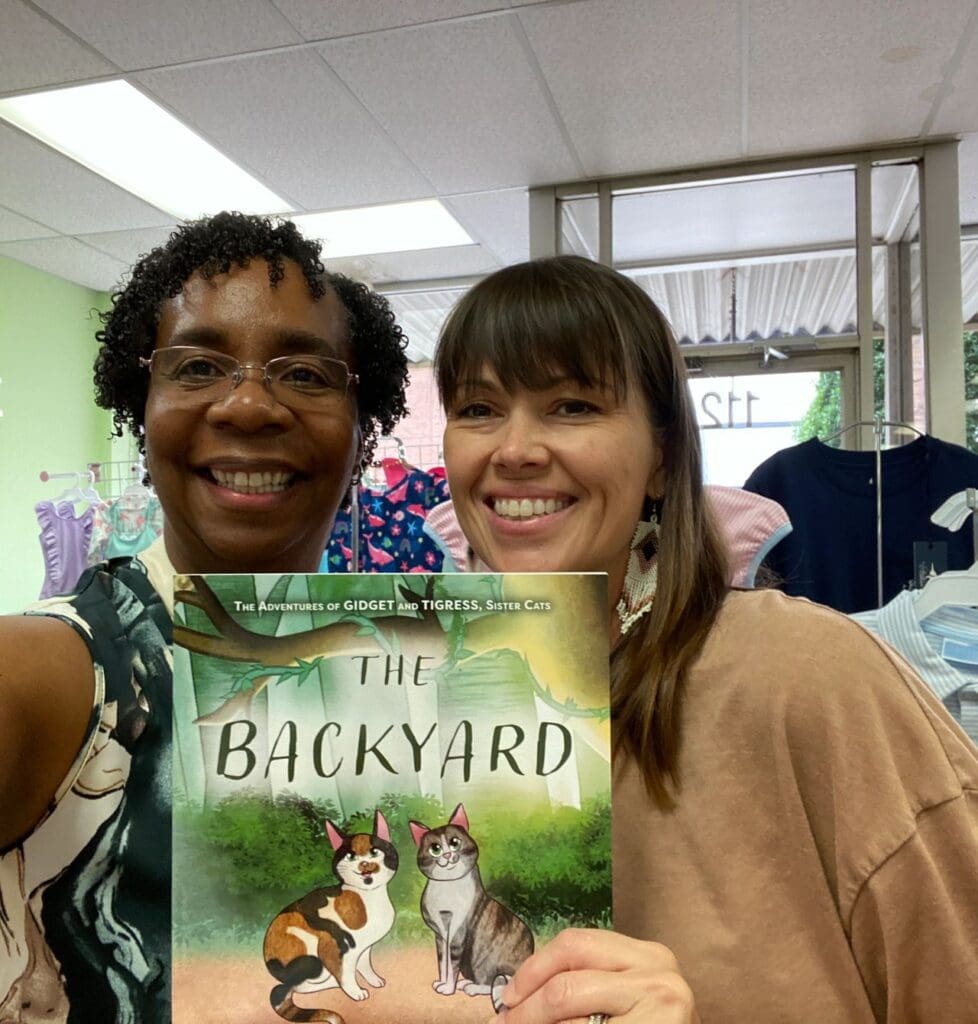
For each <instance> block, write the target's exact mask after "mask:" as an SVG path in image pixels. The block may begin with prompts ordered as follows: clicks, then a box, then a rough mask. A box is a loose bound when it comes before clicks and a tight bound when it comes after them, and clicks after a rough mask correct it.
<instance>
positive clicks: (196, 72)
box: [138, 51, 432, 210]
mask: <svg viewBox="0 0 978 1024" xmlns="http://www.w3.org/2000/svg"><path fill="white" fill-rule="evenodd" d="M138 81H139V82H140V83H141V84H142V85H144V86H145V87H146V88H148V89H149V90H150V91H151V92H152V93H154V94H155V95H156V96H158V97H159V98H160V99H161V100H163V101H164V102H165V103H166V104H167V105H168V106H169V107H170V108H171V109H172V110H173V111H174V112H175V113H176V114H177V115H178V116H180V117H182V118H184V119H186V120H187V121H188V123H190V124H191V125H192V126H194V127H195V128H197V129H198V130H199V131H200V132H202V133H203V134H204V135H205V136H206V137H207V138H208V139H209V140H210V141H211V142H213V143H214V144H215V145H217V146H218V147H219V148H220V149H221V150H222V151H223V152H224V153H226V154H227V155H228V156H229V157H231V159H232V160H236V161H237V162H238V163H240V164H241V165H242V166H244V167H245V168H246V169H248V170H250V171H251V172H252V173H254V174H257V175H258V177H260V178H261V180H262V181H263V182H264V183H265V184H266V185H268V187H269V188H271V189H272V190H273V191H275V192H277V193H279V194H280V195H282V196H283V197H284V198H286V199H288V200H289V201H291V202H293V203H295V204H297V206H298V207H299V208H300V209H305V210H323V209H335V208H337V207H346V206H359V205H368V204H371V203H380V202H393V201H395V200H399V199H419V198H423V197H426V196H430V195H431V192H432V189H431V186H430V185H429V184H428V183H427V182H426V181H425V180H424V178H423V177H422V176H421V175H420V174H419V173H418V171H417V170H416V169H415V168H414V167H412V165H411V163H410V161H408V160H407V159H406V158H405V157H404V156H403V154H402V153H400V152H399V151H398V149H397V147H396V146H395V145H394V144H393V143H392V142H391V141H390V139H388V138H387V137H386V135H385V134H384V133H383V131H381V130H380V129H379V128H378V127H377V125H376V124H375V123H374V121H373V120H372V118H371V117H370V116H369V114H367V113H366V112H365V111H364V110H363V108H362V107H361V106H360V105H359V104H358V103H357V102H356V101H355V100H354V99H353V98H352V97H351V96H350V94H349V92H348V90H347V89H346V87H345V86H344V85H343V84H342V83H341V82H340V81H339V80H338V79H337V77H336V75H335V74H334V73H333V72H332V71H330V69H329V68H328V67H326V65H325V64H324V63H323V61H322V59H321V58H320V57H319V56H318V55H317V54H316V53H314V52H311V51H300V52H294V51H293V52H288V53H278V54H270V55H267V56H261V57H251V58H247V59H244V60H238V61H230V62H226V63H220V64H209V65H204V66H201V67H189V68H174V69H171V70H166V71H151V72H146V73H144V74H141V75H139V76H138Z"/></svg>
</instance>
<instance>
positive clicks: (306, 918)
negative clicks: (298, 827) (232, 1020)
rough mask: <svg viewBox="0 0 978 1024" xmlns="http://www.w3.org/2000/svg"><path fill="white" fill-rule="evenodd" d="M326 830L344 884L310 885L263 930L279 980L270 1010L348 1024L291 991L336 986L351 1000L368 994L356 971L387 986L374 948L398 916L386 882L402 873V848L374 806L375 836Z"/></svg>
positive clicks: (267, 962)
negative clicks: (301, 1001) (306, 1004)
mask: <svg viewBox="0 0 978 1024" xmlns="http://www.w3.org/2000/svg"><path fill="white" fill-rule="evenodd" d="M326 833H327V835H328V836H329V841H330V845H331V846H332V847H333V874H335V875H336V877H337V878H338V879H339V880H340V883H339V885H330V886H324V887H323V888H320V889H313V890H312V892H310V893H307V894H306V895H305V896H302V897H301V898H300V899H297V900H296V901H295V902H294V903H290V904H289V905H288V906H287V907H286V908H285V909H284V910H282V911H281V912H280V913H279V914H277V915H276V917H275V918H274V919H273V920H272V923H271V924H270V925H269V926H268V931H267V932H266V933H265V946H264V952H265V966H266V967H267V968H268V970H269V971H270V972H271V973H272V975H273V976H274V977H275V978H277V979H278V981H279V982H280V984H278V985H276V986H275V987H274V988H273V989H272V992H271V996H270V999H271V1003H272V1009H273V1010H274V1011H275V1012H276V1013H277V1014H278V1015H279V1016H280V1017H281V1018H283V1020H290V1021H327V1022H328V1024H344V1021H343V1017H342V1016H341V1015H340V1014H339V1013H336V1012H335V1011H333V1010H310V1009H304V1008H302V1007H299V1006H296V1005H295V1003H294V1002H293V1001H292V996H293V994H295V993H302V992H320V991H322V990H323V989H328V988H337V987H339V988H341V989H342V990H343V991H344V992H345V993H346V994H347V995H348V996H349V997H350V998H351V999H356V1000H361V999H366V998H367V996H368V995H369V993H368V992H367V990H366V989H365V988H361V987H360V985H359V983H358V982H357V973H358V972H359V973H360V975H361V976H362V977H363V979H364V980H365V981H366V982H367V983H368V984H369V985H372V986H373V987H374V988H380V987H381V986H383V985H384V984H385V982H384V979H383V978H382V977H381V976H380V975H379V974H378V973H377V972H376V971H375V970H374V968H373V965H372V964H371V962H370V951H371V950H372V948H373V947H374V946H375V945H376V944H377V943H378V942H380V940H381V939H382V938H384V936H385V935H387V933H388V932H389V931H390V930H391V928H392V927H393V924H394V917H395V914H394V906H393V904H392V903H391V899H390V895H389V893H388V891H387V886H388V883H389V882H390V880H391V879H392V878H393V877H394V874H395V873H396V871H397V850H396V849H395V848H394V846H393V844H392V843H391V841H390V839H391V836H390V829H389V828H388V826H387V821H386V820H385V818H384V816H383V814H381V812H380V811H377V812H376V813H375V814H374V830H373V834H372V835H367V834H366V833H358V834H356V835H352V836H346V835H343V833H342V832H340V830H339V829H338V828H337V827H336V826H335V825H334V824H333V823H332V822H331V821H327V822H326Z"/></svg>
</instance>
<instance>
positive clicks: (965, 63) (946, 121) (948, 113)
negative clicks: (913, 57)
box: [932, 29, 978, 135]
mask: <svg viewBox="0 0 978 1024" xmlns="http://www.w3.org/2000/svg"><path fill="white" fill-rule="evenodd" d="M976 61H978V29H974V30H973V31H972V34H971V40H970V42H969V43H968V45H967V47H966V48H965V51H964V53H963V54H962V55H961V60H960V63H959V65H958V66H957V67H956V68H952V69H951V71H952V74H951V77H950V81H949V82H947V83H946V84H947V86H948V87H949V89H950V91H949V93H948V95H947V96H945V97H944V99H943V100H942V101H941V104H940V106H939V107H938V109H937V116H936V117H935V118H934V124H933V126H932V130H933V131H934V132H937V133H939V134H942V135H944V134H947V135H952V134H955V133H957V132H973V131H976V130H978V102H976V100H978V67H975V62H976Z"/></svg>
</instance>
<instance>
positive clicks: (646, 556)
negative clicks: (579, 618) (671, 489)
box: [615, 500, 661, 636]
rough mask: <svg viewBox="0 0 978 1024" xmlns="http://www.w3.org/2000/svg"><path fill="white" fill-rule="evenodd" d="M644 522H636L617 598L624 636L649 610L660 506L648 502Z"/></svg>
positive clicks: (655, 574)
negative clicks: (619, 594) (646, 517)
mask: <svg viewBox="0 0 978 1024" xmlns="http://www.w3.org/2000/svg"><path fill="white" fill-rule="evenodd" d="M649 504H650V508H649V510H648V519H640V520H639V522H638V525H637V526H636V527H635V533H634V534H633V535H632V542H631V552H630V553H629V555H628V567H627V568H626V570H625V581H624V583H623V584H622V588H621V596H620V597H619V598H618V604H617V605H615V611H617V613H618V621H619V622H620V623H621V635H622V636H625V634H626V633H627V632H628V631H629V630H630V629H631V628H632V626H634V625H635V623H636V622H638V620H639V619H640V618H641V617H642V616H643V615H645V613H646V612H648V611H649V610H650V609H651V608H652V599H653V598H654V597H655V590H656V587H657V585H658V583H659V567H658V564H657V562H656V554H657V553H658V550H659V510H660V508H661V502H660V501H658V500H655V501H651V502H650V503H649Z"/></svg>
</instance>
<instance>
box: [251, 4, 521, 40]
mask: <svg viewBox="0 0 978 1024" xmlns="http://www.w3.org/2000/svg"><path fill="white" fill-rule="evenodd" d="M271 2H273V3H274V4H275V6H276V7H278V9H279V10H280V11H281V12H282V13H283V14H284V15H285V16H286V17H287V18H288V19H289V21H290V22H291V23H292V25H294V26H295V28H296V30H297V31H298V32H300V33H301V34H302V36H303V38H305V39H310V40H311V39H335V38H336V37H337V36H345V35H353V34H355V33H358V32H376V31H382V30H383V29H390V28H399V27H401V26H406V25H417V24H421V23H423V22H429V21H439V20H446V19H451V18H459V17H465V16H467V15H472V14H479V13H482V12H484V11H495V10H499V9H500V8H502V9H506V7H507V5H506V3H505V0H412V2H411V3H403V2H398V3H392V2H391V0H331V2H330V3H328V4H325V3H321V2H318V0H271Z"/></svg>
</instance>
